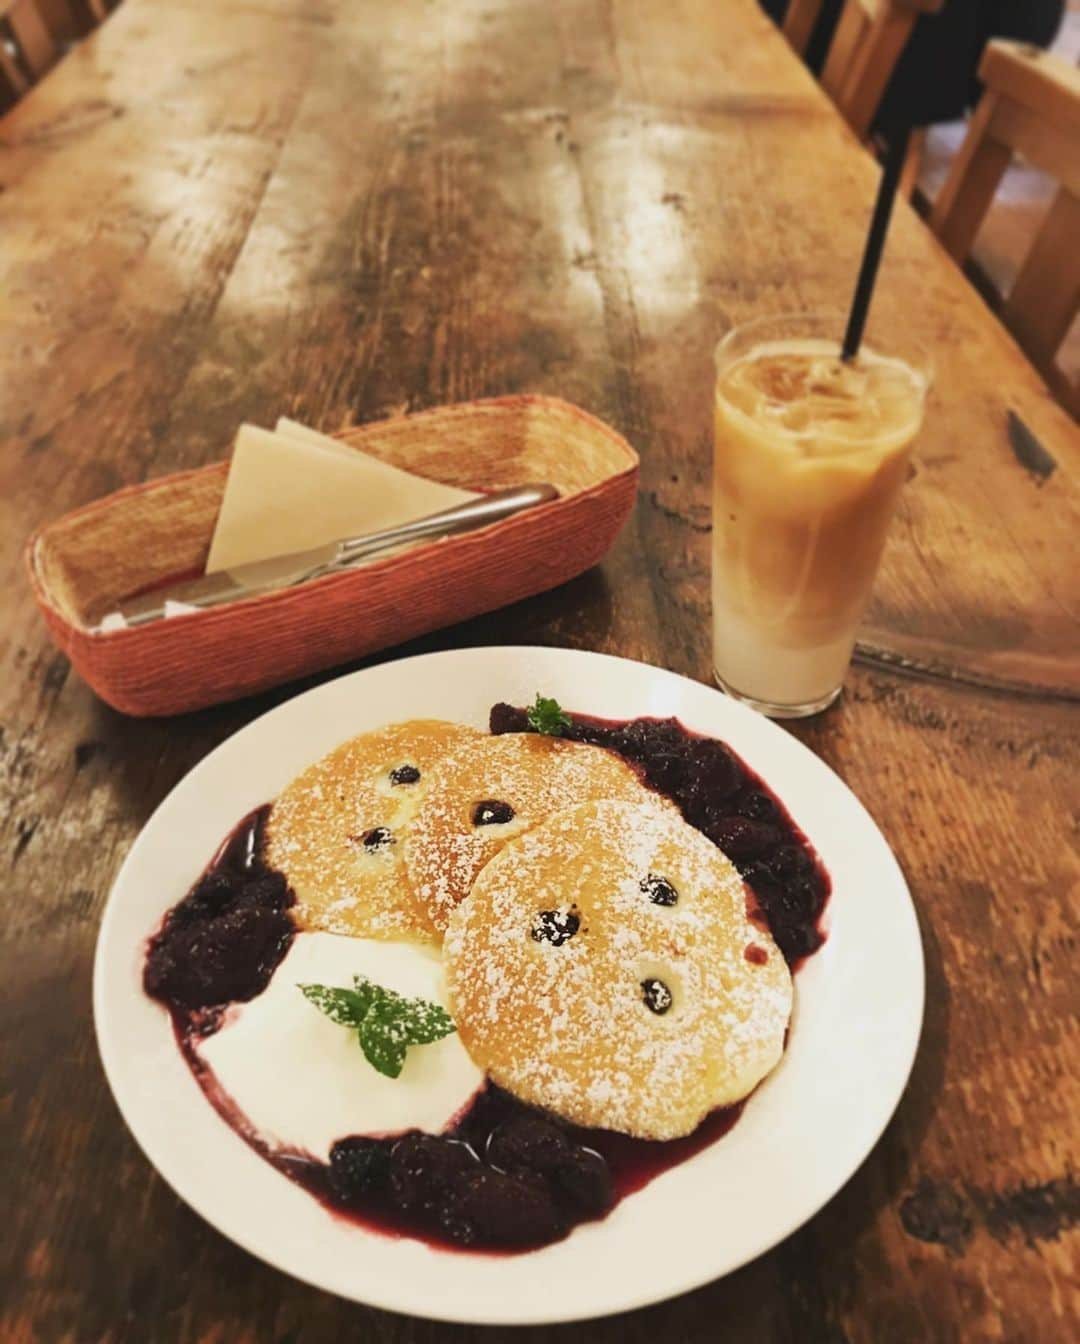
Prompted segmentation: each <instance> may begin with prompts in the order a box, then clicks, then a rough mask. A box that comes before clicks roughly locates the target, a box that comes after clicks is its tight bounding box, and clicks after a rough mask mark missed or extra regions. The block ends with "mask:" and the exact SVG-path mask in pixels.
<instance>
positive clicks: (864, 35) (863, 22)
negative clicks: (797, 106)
mask: <svg viewBox="0 0 1080 1344" xmlns="http://www.w3.org/2000/svg"><path fill="white" fill-rule="evenodd" d="M822 2H823V0H791V4H790V5H789V6H788V10H787V13H786V15H785V16H784V33H785V35H786V36H787V39H788V41H789V42H790V43H791V45H792V46H793V47H794V48H795V50H796V51H797V52H799V54H800V55H802V54H803V53H804V52H805V51H806V44H807V43H808V42H809V40H810V34H811V33H812V32H813V30H814V25H815V23H816V22H817V20H818V16H819V15H820V13H821V6H822ZM944 3H945V0H845V3H844V8H843V11H842V12H841V14H840V21H839V22H838V23H837V25H836V32H835V33H834V34H833V39H832V43H831V44H830V46H829V55H828V57H827V59H826V61H825V68H824V70H823V71H822V72H821V83H822V87H823V88H824V89H825V91H826V92H827V93H828V94H829V95H830V97H831V98H832V100H833V101H834V102H835V103H836V105H837V107H838V108H839V109H840V111H841V112H842V113H843V115H844V118H845V120H846V121H847V122H848V124H849V125H850V126H851V128H852V130H853V131H854V132H855V134H856V135H857V136H858V137H859V139H860V140H865V139H866V138H867V136H868V135H869V134H870V123H871V122H872V121H873V120H874V114H875V112H877V109H878V105H879V104H880V102H881V99H882V95H883V94H884V92H885V86H886V85H887V84H888V82H889V77H890V76H891V75H892V72H893V70H894V69H895V68H896V62H897V61H898V60H899V59H900V53H901V52H902V51H903V50H904V47H905V46H906V45H907V40H908V38H909V37H910V36H911V30H912V28H914V27H915V22H916V20H917V19H918V17H919V15H920V14H936V13H937V12H938V10H939V9H940V8H941V7H942V5H943V4H944Z"/></svg>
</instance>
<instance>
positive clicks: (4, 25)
mask: <svg viewBox="0 0 1080 1344" xmlns="http://www.w3.org/2000/svg"><path fill="white" fill-rule="evenodd" d="M114 4H115V0H113V2H112V3H108V2H107V0H0V111H3V110H4V108H5V106H6V105H8V104H10V103H12V102H14V101H15V100H16V99H17V98H20V97H21V96H22V95H23V94H24V93H25V92H26V90H27V89H28V88H29V87H30V85H31V84H33V83H35V82H36V81H37V80H38V79H40V78H41V76H42V75H44V74H45V73H46V71H47V70H49V69H50V68H51V67H52V66H53V65H54V64H55V63H56V61H58V60H59V59H60V57H61V56H62V55H63V54H64V52H65V51H66V50H67V48H68V47H69V46H70V45H71V44H72V43H73V42H75V41H77V40H78V39H79V38H80V37H83V36H84V35H85V34H86V33H88V32H89V31H90V30H91V29H92V28H93V27H95V26H96V25H97V24H99V23H100V22H101V21H102V20H103V19H104V18H106V17H107V15H108V13H109V10H110V9H111V8H113V7H114Z"/></svg>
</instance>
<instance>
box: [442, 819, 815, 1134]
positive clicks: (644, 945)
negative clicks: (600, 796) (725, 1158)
mask: <svg viewBox="0 0 1080 1344" xmlns="http://www.w3.org/2000/svg"><path fill="white" fill-rule="evenodd" d="M650 873H653V874H657V875H659V876H662V877H663V878H665V879H666V880H667V881H668V882H669V883H670V884H671V886H672V887H673V888H674V889H675V891H676V892H677V896H678V899H677V901H676V902H675V903H674V904H673V905H670V906H664V905H659V904H656V903H654V902H652V901H650V899H649V897H648V894H647V891H645V890H643V887H642V880H643V879H644V878H646V877H647V876H648V875H649V874H650ZM571 909H572V910H574V911H575V912H576V913H577V915H578V916H579V918H580V927H579V929H578V931H577V932H576V933H575V934H574V935H573V936H572V937H570V938H569V939H567V940H566V941H565V942H563V943H562V944H561V945H559V946H554V945H552V944H551V943H550V942H546V941H542V940H541V941H537V940H536V939H535V938H534V937H533V936H532V934H531V932H530V930H531V928H532V925H533V920H534V918H535V916H536V914H537V912H538V911H542V910H549V911H558V910H561V911H569V910H571ZM751 937H753V939H754V941H755V942H757V944H758V945H759V946H762V947H763V948H764V950H765V951H766V954H767V957H766V960H765V962H764V964H761V965H759V964H756V963H751V962H749V961H747V960H746V958H745V957H744V955H743V951H744V948H745V946H746V944H747V942H748V941H749V939H750V938H751ZM444 956H445V958H446V962H447V978H448V985H449V991H450V997H451V1005H452V1008H453V1011H454V1014H455V1018H456V1020H457V1022H458V1028H459V1031H460V1032H461V1035H462V1039H463V1041H464V1043H465V1044H466V1046H467V1048H468V1049H469V1051H470V1053H471V1054H472V1055H473V1057H474V1059H476V1061H477V1062H478V1063H479V1064H480V1065H481V1066H482V1067H484V1068H486V1069H487V1070H488V1071H489V1072H490V1073H491V1075H492V1077H493V1078H494V1079H495V1080H496V1081H497V1082H499V1083H500V1084H502V1085H503V1086H504V1087H506V1088H507V1089H508V1090H510V1091H511V1092H513V1093H514V1094H515V1095H517V1096H519V1097H521V1098H522V1099H523V1100H525V1101H529V1102H533V1103H536V1104H538V1105H542V1106H547V1107H549V1108H551V1109H552V1110H555V1111H557V1112H559V1113H560V1114H562V1115H564V1116H566V1117H567V1118H568V1119H571V1120H574V1121H576V1122H577V1123H580V1124H585V1125H593V1126H602V1127H606V1128H611V1129H617V1130H621V1131H623V1132H626V1133H630V1134H635V1135H639V1136H641V1137H647V1138H657V1139H667V1138H674V1137H677V1136H679V1135H682V1134H686V1133H689V1132H690V1131H691V1130H693V1129H694V1128H695V1127H696V1126H697V1125H698V1124H699V1123H700V1121H701V1120H702V1119H703V1118H704V1116H705V1115H706V1114H707V1112H708V1111H710V1110H711V1109H713V1108H714V1107H716V1106H720V1105H726V1104H729V1103H732V1102H735V1101H738V1100H740V1099H741V1098H743V1097H745V1096H746V1095H747V1094H748V1093H749V1092H750V1091H751V1090H752V1089H753V1087H754V1086H756V1084H757V1083H758V1082H759V1081H760V1080H761V1078H763V1077H764V1076H765V1074H766V1073H768V1072H769V1070H770V1069H772V1068H773V1067H774V1066H775V1064H776V1063H777V1061H778V1060H779V1058H780V1055H781V1053H782V1050H783V1040H784V1032H785V1030H786V1027H787V1023H788V1019H789V1017H790V1012H791V999H792V987H791V977H790V974H789V972H788V969H787V966H786V965H785V963H784V960H783V958H782V957H781V955H780V953H779V951H778V949H777V948H776V947H775V945H774V944H773V943H772V940H771V939H770V938H769V937H768V935H767V934H764V933H762V932H761V930H759V929H756V928H753V927H752V926H751V925H750V924H749V922H748V920H747V916H746V892H745V888H744V886H743V883H742V880H741V878H740V877H739V874H738V873H737V872H736V870H735V869H734V868H733V867H732V866H731V864H730V863H729V862H728V860H727V859H726V858H725V857H724V856H723V854H721V852H720V851H719V850H718V849H717V848H716V846H715V845H713V844H712V843H711V841H709V840H708V839H706V838H705V837H704V836H703V835H701V834H700V833H699V832H697V831H695V830H693V828H691V827H689V826H688V825H686V823H684V822H683V821H682V820H681V819H680V818H679V817H678V816H677V815H675V814H674V813H673V811H672V810H671V809H669V808H667V807H665V806H663V805H662V803H660V801H659V800H656V801H651V800H647V801H642V800H638V801H636V802H634V803H627V802H619V801H599V802H591V803H588V804H586V805H584V806H580V807H577V808H575V809H572V810H569V811H562V812H559V813H558V814H556V815H554V816H553V817H552V818H551V819H550V820H549V821H548V822H547V823H546V824H545V825H542V826H540V827H537V828H535V829H532V830H530V831H528V832H527V833H525V834H524V835H522V836H520V837H519V838H518V839H516V840H514V841H513V842H512V843H510V844H508V845H506V847H505V848H503V849H502V851H501V853H499V854H498V855H497V856H496V857H495V858H493V859H492V860H491V861H490V862H489V863H488V864H487V866H486V867H485V868H484V869H483V871H482V872H481V873H480V875H479V877H478V878H477V880H476V883H475V885H474V887H473V891H472V895H471V896H470V898H469V899H468V900H467V901H465V902H464V903H462V904H461V905H460V906H459V907H458V908H457V910H456V912H455V913H454V915H453V918H452V919H451V921H450V926H449V929H448V931H447V935H446V940H445V944H444ZM652 977H655V978H658V979H659V980H661V981H662V982H663V984H664V985H665V987H666V988H667V989H668V990H669V991H670V995H671V1007H670V1009H669V1010H667V1011H664V1012H662V1013H661V1014H657V1013H656V1012H652V1011H650V1009H649V1007H648V1006H647V1005H646V1003H645V999H644V996H643V992H642V981H643V980H646V979H648V978H652Z"/></svg>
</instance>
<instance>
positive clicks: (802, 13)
mask: <svg viewBox="0 0 1080 1344" xmlns="http://www.w3.org/2000/svg"><path fill="white" fill-rule="evenodd" d="M823 3H824V0H791V2H790V4H789V5H788V7H787V11H786V12H785V14H784V24H783V30H784V36H785V37H786V38H787V40H788V41H789V42H790V43H791V45H792V46H793V47H794V48H795V50H796V51H797V52H798V53H799V55H800V56H805V55H806V48H807V46H808V45H809V43H810V35H811V33H812V32H813V31H814V25H815V24H816V23H817V21H818V18H819V16H820V14H821V6H822V4H823Z"/></svg>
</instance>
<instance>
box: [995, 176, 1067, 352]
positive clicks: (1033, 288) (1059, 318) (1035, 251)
mask: <svg viewBox="0 0 1080 1344" xmlns="http://www.w3.org/2000/svg"><path fill="white" fill-rule="evenodd" d="M1078 239H1080V200H1078V199H1077V198H1076V197H1075V196H1074V195H1073V194H1072V193H1071V192H1070V191H1069V189H1068V188H1067V187H1061V188H1059V190H1058V193H1057V195H1056V196H1055V197H1054V203H1053V205H1052V206H1051V207H1050V211H1049V213H1048V214H1047V216H1046V218H1045V219H1044V220H1043V223H1042V227H1041V228H1040V229H1039V232H1038V234H1037V235H1036V238H1035V241H1034V243H1033V244H1032V246H1031V250H1030V251H1029V252H1028V255H1027V258H1026V260H1025V261H1024V264H1023V266H1022V267H1021V268H1020V273H1019V275H1018V276H1017V277H1016V280H1015V281H1014V283H1013V287H1012V289H1011V290H1010V291H1009V297H1008V298H1007V299H1006V300H1005V308H1004V310H1003V313H1002V316H1003V318H1004V319H1005V322H1006V324H1007V325H1008V326H1009V327H1011V328H1012V331H1013V334H1014V335H1015V336H1016V339H1017V341H1018V342H1019V343H1020V345H1021V346H1023V348H1024V350H1025V351H1027V354H1028V355H1029V357H1030V358H1031V361H1032V363H1034V364H1036V365H1038V366H1039V367H1040V368H1044V369H1045V368H1046V367H1047V366H1048V365H1050V364H1052V363H1053V362H1054V358H1055V356H1056V355H1057V352H1058V347H1059V346H1060V345H1061V342H1062V341H1063V340H1064V339H1065V337H1066V335H1067V334H1068V331H1069V328H1070V327H1071V326H1072V324H1073V319H1074V318H1075V317H1076V312H1077V307H1078V306H1080V250H1078V248H1077V240H1078Z"/></svg>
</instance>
